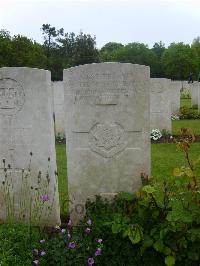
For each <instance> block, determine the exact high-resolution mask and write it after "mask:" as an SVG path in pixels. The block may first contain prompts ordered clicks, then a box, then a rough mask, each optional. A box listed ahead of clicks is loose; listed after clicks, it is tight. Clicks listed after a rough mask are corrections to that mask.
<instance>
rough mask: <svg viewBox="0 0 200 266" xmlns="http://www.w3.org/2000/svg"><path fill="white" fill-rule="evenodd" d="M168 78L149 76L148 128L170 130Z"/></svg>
mask: <svg viewBox="0 0 200 266" xmlns="http://www.w3.org/2000/svg"><path fill="white" fill-rule="evenodd" d="M170 83H171V81H170V80H169V79H164V78H151V94H150V109H151V110H150V113H151V115H150V128H151V130H152V129H159V130H160V131H162V130H167V131H169V132H171V130H172V126H171V102H170V96H169V95H170V89H171V88H170Z"/></svg>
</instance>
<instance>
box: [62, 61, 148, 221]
mask: <svg viewBox="0 0 200 266" xmlns="http://www.w3.org/2000/svg"><path fill="white" fill-rule="evenodd" d="M149 75H150V73H149V67H145V66H140V65H132V64H121V63H100V64H90V65H84V66H79V67H74V68H70V69H67V70H64V87H65V117H66V125H65V127H66V142H67V158H68V166H67V167H68V168H67V169H68V182H69V183H68V188H69V197H70V212H71V216H72V218H73V219H75V220H77V219H79V218H80V217H81V216H82V215H83V213H84V207H83V206H84V204H85V201H86V199H87V198H92V197H93V196H94V195H97V194H101V195H106V197H107V198H109V195H111V196H112V195H114V193H116V192H119V191H130V192H132V191H137V190H138V188H139V187H140V186H141V179H140V174H141V173H142V172H145V173H147V174H149V173H150V135H149V134H150V133H149V132H150V129H149V110H150V109H149V86H150V85H149V82H150V78H149Z"/></svg>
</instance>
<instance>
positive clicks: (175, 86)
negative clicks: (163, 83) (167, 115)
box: [170, 81, 182, 115]
mask: <svg viewBox="0 0 200 266" xmlns="http://www.w3.org/2000/svg"><path fill="white" fill-rule="evenodd" d="M170 85H171V86H170V87H171V88H170V102H171V114H172V115H178V114H179V111H180V99H181V88H182V82H181V81H172V82H171V83H170Z"/></svg>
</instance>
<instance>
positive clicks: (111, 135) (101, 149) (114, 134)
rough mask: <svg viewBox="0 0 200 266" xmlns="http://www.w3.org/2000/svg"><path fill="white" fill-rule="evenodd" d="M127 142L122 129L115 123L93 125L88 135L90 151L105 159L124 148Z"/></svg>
mask: <svg viewBox="0 0 200 266" xmlns="http://www.w3.org/2000/svg"><path fill="white" fill-rule="evenodd" d="M126 145H127V142H126V138H125V131H124V129H123V127H122V126H121V125H119V124H117V123H113V124H111V125H106V124H99V123H97V124H96V125H94V126H93V127H92V128H91V130H90V133H89V146H90V148H91V150H92V151H94V152H96V153H98V154H99V155H101V156H103V157H105V158H111V157H113V156H114V155H116V154H117V153H119V152H121V151H123V150H124V149H125V148H126Z"/></svg>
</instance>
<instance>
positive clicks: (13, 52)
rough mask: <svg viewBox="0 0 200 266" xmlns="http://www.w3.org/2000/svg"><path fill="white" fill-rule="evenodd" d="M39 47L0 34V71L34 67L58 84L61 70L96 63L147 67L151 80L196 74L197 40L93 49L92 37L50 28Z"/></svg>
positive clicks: (199, 44) (198, 59)
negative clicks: (48, 73)
mask: <svg viewBox="0 0 200 266" xmlns="http://www.w3.org/2000/svg"><path fill="white" fill-rule="evenodd" d="M41 33H42V35H43V40H44V42H43V44H40V43H37V42H36V41H33V40H32V39H29V38H27V37H26V36H22V35H15V36H11V35H10V33H9V32H8V31H7V30H0V67H3V66H10V67H12V66H13V67H19V66H27V67H35V68H42V69H48V70H50V71H51V73H52V80H62V73H63V69H64V68H69V67H73V66H77V65H83V64H89V63H98V62H121V63H133V64H142V65H147V66H150V69H151V77H156V78H172V79H175V80H185V79H187V78H188V76H189V74H190V73H193V77H194V79H197V76H198V75H199V73H200V37H197V38H195V39H194V40H193V42H192V44H191V45H189V44H184V43H183V42H179V43H171V44H170V45H169V46H168V47H165V45H164V43H163V42H162V41H160V42H155V44H154V45H153V48H149V47H148V45H146V44H144V43H138V42H132V43H129V44H126V45H123V44H121V43H117V42H109V43H107V44H105V45H104V46H103V47H102V48H101V49H97V47H96V37H95V36H91V35H90V34H84V33H83V32H82V31H81V32H80V33H79V34H78V35H76V34H75V33H73V32H71V33H65V32H64V29H63V28H61V29H56V28H55V27H53V26H51V25H50V24H43V25H42V28H41Z"/></svg>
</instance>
